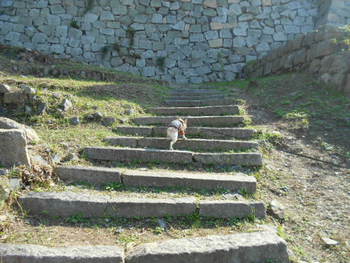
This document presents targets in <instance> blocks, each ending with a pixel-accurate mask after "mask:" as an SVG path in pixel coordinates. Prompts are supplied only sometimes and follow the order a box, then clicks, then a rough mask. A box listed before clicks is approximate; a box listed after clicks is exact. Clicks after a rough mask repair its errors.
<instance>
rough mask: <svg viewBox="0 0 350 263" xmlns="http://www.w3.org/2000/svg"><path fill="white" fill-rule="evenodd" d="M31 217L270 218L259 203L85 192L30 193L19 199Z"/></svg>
mask: <svg viewBox="0 0 350 263" xmlns="http://www.w3.org/2000/svg"><path fill="white" fill-rule="evenodd" d="M19 201H20V203H21V204H22V206H23V208H24V209H25V210H26V211H28V212H29V214H31V215H36V216H39V215H43V214H47V215H50V216H53V217H54V216H61V217H69V216H73V215H77V214H81V215H84V217H87V218H92V217H126V218H132V217H164V216H185V215H192V214H194V213H195V212H196V210H197V207H198V208H199V214H200V215H201V216H203V217H216V218H231V217H232V218H245V217H248V216H252V215H254V216H256V217H258V218H264V217H265V216H266V211H265V206H264V204H263V203H262V202H257V201H233V200H225V201H215V200H214V201H211V200H206V201H199V202H196V200H195V198H192V197H187V198H167V199H161V198H147V197H140V198H135V197H120V196H113V195H109V194H89V193H84V192H71V191H65V192H29V193H27V194H25V195H23V196H21V197H20V198H19Z"/></svg>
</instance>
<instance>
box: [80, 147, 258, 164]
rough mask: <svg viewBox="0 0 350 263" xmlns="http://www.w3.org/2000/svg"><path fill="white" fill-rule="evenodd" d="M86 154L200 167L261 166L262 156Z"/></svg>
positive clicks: (105, 150) (101, 150) (98, 150)
mask: <svg viewBox="0 0 350 263" xmlns="http://www.w3.org/2000/svg"><path fill="white" fill-rule="evenodd" d="M84 154H85V156H87V157H88V158H89V159H92V160H99V161H118V162H132V161H138V162H145V163H148V162H155V163H158V162H164V163H172V164H200V165H241V166H261V165H262V155H261V154H260V153H256V152H248V153H193V152H189V151H176V150H175V151H170V150H156V149H138V148H132V149H130V148H115V147H87V148H85V149H84Z"/></svg>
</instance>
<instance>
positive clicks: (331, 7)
mask: <svg viewBox="0 0 350 263" xmlns="http://www.w3.org/2000/svg"><path fill="white" fill-rule="evenodd" d="M318 5H319V15H318V21H317V23H316V24H317V25H326V24H327V25H334V26H341V25H348V24H350V1H349V0H320V1H319V4H318Z"/></svg>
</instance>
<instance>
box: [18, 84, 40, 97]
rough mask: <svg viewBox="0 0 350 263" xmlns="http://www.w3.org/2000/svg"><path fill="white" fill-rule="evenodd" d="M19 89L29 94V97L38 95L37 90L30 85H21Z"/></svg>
mask: <svg viewBox="0 0 350 263" xmlns="http://www.w3.org/2000/svg"><path fill="white" fill-rule="evenodd" d="M19 88H20V89H21V90H22V91H23V92H24V93H25V94H28V95H34V94H36V89H34V88H32V87H29V86H28V85H25V84H21V85H19Z"/></svg>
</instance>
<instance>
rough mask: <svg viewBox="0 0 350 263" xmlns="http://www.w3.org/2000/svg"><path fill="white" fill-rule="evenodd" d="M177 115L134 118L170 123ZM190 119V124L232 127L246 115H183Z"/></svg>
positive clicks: (151, 123)
mask: <svg viewBox="0 0 350 263" xmlns="http://www.w3.org/2000/svg"><path fill="white" fill-rule="evenodd" d="M176 118H177V117H176V116H155V117H153V116H150V117H139V118H135V119H133V122H134V123H136V124H138V125H168V124H169V123H170V122H171V121H173V120H175V119H176ZM181 118H183V119H187V120H188V126H199V127H201V126H202V127H203V126H204V127H206V126H215V127H232V126H237V125H238V124H242V123H244V120H245V118H246V117H245V116H182V117H181Z"/></svg>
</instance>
